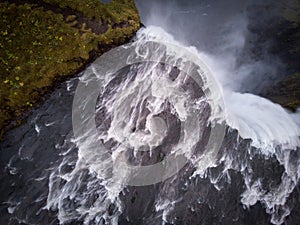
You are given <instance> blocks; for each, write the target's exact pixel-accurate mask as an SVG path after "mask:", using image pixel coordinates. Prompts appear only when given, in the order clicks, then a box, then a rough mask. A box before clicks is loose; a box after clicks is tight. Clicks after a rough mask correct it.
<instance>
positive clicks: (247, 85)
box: [136, 0, 285, 94]
mask: <svg viewBox="0 0 300 225" xmlns="http://www.w3.org/2000/svg"><path fill="white" fill-rule="evenodd" d="M136 4H137V7H138V10H139V12H140V15H141V19H142V22H143V24H144V25H145V26H150V25H154V26H160V27H162V28H163V29H164V30H165V31H167V32H168V33H170V34H172V35H173V36H174V38H175V39H176V40H178V41H179V42H181V43H182V44H184V45H187V46H190V45H192V46H195V47H196V48H197V49H198V51H199V52H201V53H203V54H204V55H205V58H206V60H205V63H207V64H208V65H209V66H210V67H211V68H213V69H212V71H213V72H214V74H215V76H217V77H218V79H219V81H220V82H221V83H222V85H223V87H224V88H228V89H230V90H234V91H239V92H243V93H245V92H248V93H255V94H261V93H263V92H264V90H265V89H266V88H267V87H269V86H270V85H274V84H275V83H276V82H278V81H279V80H280V79H281V78H282V77H283V75H284V71H285V66H284V65H283V63H282V62H281V60H280V58H279V57H278V56H277V55H274V54H272V53H270V50H269V49H270V46H272V41H273V40H272V39H270V38H269V39H266V40H259V38H258V35H257V34H256V33H255V32H253V30H255V29H256V30H257V29H260V30H262V31H263V30H264V29H266V28H267V27H268V26H269V24H270V22H271V21H272V20H274V18H276V17H277V15H278V14H279V13H280V10H279V8H280V7H279V2H278V1H277V2H274V1H273V2H272V1H259V0H256V1H238V0H230V1H221V0H217V1H208V0H204V1H197V0H191V1H180V0H167V1H161V0H154V1H143V0H137V1H136Z"/></svg>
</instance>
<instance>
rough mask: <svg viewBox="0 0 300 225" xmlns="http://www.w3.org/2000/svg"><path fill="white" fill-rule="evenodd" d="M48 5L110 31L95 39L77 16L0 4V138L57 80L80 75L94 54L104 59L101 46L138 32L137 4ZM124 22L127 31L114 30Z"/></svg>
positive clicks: (85, 0) (93, 0) (87, 0)
mask: <svg viewBox="0 0 300 225" xmlns="http://www.w3.org/2000/svg"><path fill="white" fill-rule="evenodd" d="M44 1H45V2H48V3H51V4H57V5H59V6H60V7H62V8H64V7H69V8H71V9H73V11H74V13H75V14H76V15H77V14H78V12H80V13H82V14H83V15H82V16H83V17H88V18H90V19H93V18H96V19H98V20H99V21H98V24H99V26H100V25H101V23H103V21H107V26H108V30H107V31H106V33H103V34H96V33H93V30H92V29H91V28H89V27H87V26H86V25H85V24H80V21H79V19H80V18H78V17H77V16H76V15H73V14H70V15H65V14H64V15H62V14H58V13H55V12H53V11H51V10H46V9H45V8H43V7H42V6H40V7H39V6H38V5H30V4H24V5H16V4H10V3H7V2H4V3H3V2H2V3H0V72H1V73H0V95H1V100H0V101H1V102H0V128H1V132H0V136H1V133H3V128H4V127H5V126H6V125H8V124H9V123H10V121H11V119H12V118H16V117H18V116H20V115H22V113H23V112H24V111H26V110H28V109H30V108H31V107H32V106H33V105H34V104H35V103H36V102H37V101H38V100H39V99H40V97H41V94H43V93H44V92H45V90H47V88H48V87H50V86H51V85H53V82H54V81H55V80H57V79H59V80H60V79H61V78H62V77H65V76H70V75H72V74H74V73H76V72H77V71H78V70H79V69H80V68H82V67H83V66H84V65H85V64H86V63H87V62H88V60H89V58H90V54H91V52H98V53H101V51H102V50H101V49H98V46H99V45H100V44H101V46H103V44H107V45H111V44H114V45H119V44H122V43H124V41H125V40H126V39H127V38H129V37H131V36H132V35H133V33H134V32H135V31H136V30H137V29H138V28H139V26H140V20H139V17H138V13H137V10H136V8H135V6H134V2H133V1H113V2H112V3H111V4H108V5H105V4H103V3H101V2H99V1H98V0H80V1H79V0H72V1H71V0H64V1H58V0H44ZM122 7H124V11H123V10H121V9H123V8H122ZM68 12H69V11H68ZM125 14H126V15H125ZM100 20H101V21H100ZM110 21H114V22H110ZM122 21H127V23H128V25H127V26H125V27H123V28H119V27H118V26H116V25H115V27H117V28H115V29H112V27H113V25H114V24H115V22H122Z"/></svg>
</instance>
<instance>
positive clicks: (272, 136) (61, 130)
mask: <svg viewBox="0 0 300 225" xmlns="http://www.w3.org/2000/svg"><path fill="white" fill-rule="evenodd" d="M181 13H183V12H181ZM147 43H156V44H157V43H158V44H159V45H156V44H154V45H151V49H150V48H149V49H147V48H145V46H147ZM161 43H163V45H161ZM166 43H167V44H166ZM182 43H183V42H182V41H181V42H178V41H176V40H175V38H174V37H172V35H170V34H168V33H167V32H166V31H164V30H163V29H162V28H161V27H155V26H149V27H148V28H146V29H142V30H140V31H139V32H138V34H137V37H136V38H135V40H134V41H133V42H132V43H129V44H128V45H127V46H126V47H121V48H120V49H121V50H120V51H122V49H123V50H124V51H125V50H126V51H127V50H128V49H132V50H133V51H131V52H130V53H129V54H128V55H127V56H126V58H125V61H126V63H127V64H128V65H126V66H124V67H122V68H121V69H117V70H116V68H118V66H116V65H119V64H120V61H122V60H121V56H122V57H123V55H119V54H120V51H118V50H114V51H113V52H112V53H109V54H106V55H104V56H103V57H101V58H99V59H97V60H96V61H95V62H94V63H93V64H92V65H91V66H90V67H89V68H87V69H86V71H84V72H83V73H82V74H80V75H79V76H78V77H77V78H74V79H71V80H69V81H66V82H65V83H63V84H62V85H61V87H60V88H58V89H56V90H55V91H54V92H53V93H52V95H51V96H50V98H49V99H48V100H47V101H46V102H45V103H44V104H43V105H42V106H41V107H40V108H39V109H36V111H34V112H33V115H32V116H31V117H30V118H29V119H28V122H27V123H25V124H24V125H22V126H21V127H19V128H17V129H15V130H12V131H10V132H8V133H7V134H6V136H5V137H4V140H3V141H2V142H1V143H0V148H1V152H0V154H1V161H0V163H1V175H0V179H1V194H0V200H1V206H0V207H1V208H0V209H1V217H0V224H136V225H140V224H147V225H151V224H153V225H157V224H180V225H181V224H189V225H194V224H270V223H272V224H284V223H285V224H297V223H298V222H299V221H300V210H299V209H300V201H299V198H300V189H299V176H300V153H299V150H300V149H299V146H300V140H299V134H300V128H299V125H297V123H298V122H299V114H293V115H290V114H289V113H288V112H287V111H285V110H284V109H282V108H281V107H280V106H279V105H276V104H273V103H271V102H270V101H268V100H266V99H263V98H261V97H258V96H256V95H253V94H249V93H247V94H246V93H241V92H239V91H237V89H238V88H237V87H236V85H230V84H228V79H227V80H226V79H225V78H224V76H223V75H224V74H226V73H228V71H230V70H229V69H228V67H226V65H222V59H220V58H218V57H215V56H213V55H212V54H208V53H207V52H204V51H200V50H197V49H196V48H195V47H187V46H186V45H184V44H182ZM170 46H175V47H174V48H172V47H170ZM176 46H177V47H176ZM147 50H149V51H150V53H151V54H149V51H147ZM151 51H152V52H151ZM147 53H148V56H149V57H150V60H149V58H148V60H144V61H143V60H141V61H140V62H135V61H134V59H135V57H136V56H138V57H141V58H142V59H143V58H144V59H145V58H146V56H147ZM133 56H134V57H133ZM190 56H192V57H190ZM224 60H225V59H224ZM229 60H231V59H229ZM225 61H226V62H228V61H227V59H226V60H225ZM191 62H193V63H191ZM202 62H204V63H205V64H206V65H207V66H206V65H205V64H203V63H202ZM104 68H107V70H110V71H108V72H107V73H104V72H103V71H105V70H104ZM224 71H225V72H224ZM197 72H198V73H199V74H200V76H199V77H198V78H199V80H197V77H195V76H191V74H194V73H197ZM235 72H241V71H235ZM231 78H232V76H231ZM95 79H96V80H95ZM99 80H100V81H101V83H102V85H101V86H97V85H94V84H95V83H96V82H94V81H97V82H98V81H99ZM93 85H94V86H93ZM90 87H94V88H90ZM80 88H82V89H80ZM85 91H86V92H85ZM95 96H96V98H94V97H95ZM93 99H94V100H93ZM92 100H93V101H94V105H92V106H94V108H92V109H94V113H92V114H88V115H81V112H83V111H85V110H86V109H87V108H88V107H89V106H88V105H89V102H90V101H92ZM78 118H79V120H80V121H79V123H77V122H78V121H77V119H78ZM90 121H92V122H93V124H94V125H95V127H93V126H90V124H89V123H90ZM78 125H79V126H78ZM74 126H75V128H74ZM215 127H217V128H218V129H217V131H215ZM94 128H95V129H94ZM210 140H213V141H212V143H213V145H210ZM98 141H100V142H101V146H102V147H101V148H100V147H99V143H100V142H99V143H98ZM207 146H208V147H207ZM178 155H179V156H182V157H184V159H185V161H184V163H183V164H182V163H181V161H177V159H178V158H177V156H178ZM172 157H173V158H172ZM167 159H172V160H169V161H170V164H167V167H169V168H171V172H170V173H169V170H170V169H169V170H168V168H167V169H166V170H164V169H165V168H164V167H163V166H162V167H160V169H159V170H157V169H154V170H153V171H154V172H155V173H153V171H152V170H151V169H149V168H152V167H151V165H160V164H159V163H161V162H164V161H166V160H167ZM120 161H126V162H127V163H128V164H129V165H131V166H132V167H128V166H127V167H126V166H125V167H124V166H123V164H120V163H119V162H120ZM168 165H169V166H168ZM170 165H171V166H170ZM138 166H142V167H143V168H146V169H145V170H144V171H142V173H138V171H135V170H134V169H132V168H141V167H138ZM147 166H148V167H147ZM151 171H152V172H151ZM136 177H138V179H137V180H135V178H136ZM147 182H148V183H147ZM132 184H134V185H132Z"/></svg>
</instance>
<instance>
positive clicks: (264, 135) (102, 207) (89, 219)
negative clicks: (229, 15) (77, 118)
mask: <svg viewBox="0 0 300 225" xmlns="http://www.w3.org/2000/svg"><path fill="white" fill-rule="evenodd" d="M147 41H163V42H171V43H172V44H174V45H179V46H181V47H182V48H185V49H187V50H188V51H190V52H191V53H192V54H195V55H197V57H199V58H200V59H201V60H202V61H204V62H206V63H207V65H208V66H209V68H210V70H211V71H212V73H213V74H214V75H215V77H217V78H221V77H222V79H219V80H218V81H217V82H218V83H219V84H220V86H221V89H220V90H211V91H212V93H211V95H210V96H206V98H202V99H198V101H196V102H193V101H191V99H189V96H188V95H186V94H185V93H184V91H183V90H182V89H181V88H180V84H182V82H184V80H185V74H180V75H179V76H178V77H179V79H178V80H177V79H176V82H171V81H170V80H169V79H166V78H165V77H161V73H162V72H163V70H161V69H158V68H157V66H158V64H154V65H151V64H150V65H148V68H147V67H146V68H145V67H139V66H137V67H135V71H138V73H137V75H136V77H135V79H134V81H132V78H131V77H130V76H133V75H134V72H133V73H131V74H130V72H129V74H130V75H129V77H128V78H127V79H125V81H124V84H123V85H122V86H116V87H114V86H113V91H111V95H109V96H105V98H104V99H103V101H102V103H101V104H100V105H99V106H98V107H100V108H101V107H102V108H103V107H104V108H105V109H106V110H107V112H108V114H109V115H110V117H111V124H110V127H109V129H108V130H107V132H102V133H101V132H100V134H101V135H100V139H102V140H104V142H107V141H109V140H114V141H116V142H119V143H122V144H118V145H116V146H114V147H113V148H112V149H111V155H112V161H107V162H103V161H101V160H99V158H97V157H100V156H101V153H97V152H94V153H93V152H92V151H90V150H88V149H86V152H85V150H82V149H80V150H79V155H78V160H77V162H76V163H74V159H69V158H68V157H66V158H65V159H64V160H63V162H62V164H61V166H60V168H61V167H63V166H65V165H68V164H72V166H73V167H74V169H73V170H72V171H71V172H69V173H66V172H64V171H62V170H61V169H60V168H59V169H58V170H56V171H54V172H53V173H52V175H51V177H50V182H49V195H48V202H47V208H48V209H50V208H51V209H57V210H58V218H59V220H60V222H61V223H65V222H68V221H72V220H76V219H79V218H81V219H82V218H83V219H84V221H85V224H89V223H93V224H97V223H100V222H99V221H100V220H101V218H102V219H103V218H104V219H105V220H106V222H107V223H108V224H117V223H118V217H119V215H120V213H122V211H123V209H122V207H123V205H122V202H121V200H120V199H119V194H120V193H121V192H122V191H123V190H124V188H125V187H126V183H127V180H128V179H129V176H130V171H121V172H119V173H117V174H116V176H115V177H114V179H110V178H108V179H105V177H106V174H107V167H108V166H109V165H108V164H106V163H113V164H117V161H118V160H120V158H122V157H124V154H125V151H126V150H127V148H128V147H130V148H131V149H133V150H134V155H135V156H137V155H138V150H139V151H140V150H141V148H144V147H145V146H146V150H150V153H149V154H150V156H151V154H152V149H153V148H155V147H157V146H159V145H161V143H162V141H163V137H165V135H166V130H167V129H168V125H166V123H165V122H164V121H163V120H162V119H161V118H160V117H158V116H157V115H159V114H160V113H162V112H163V110H164V109H165V108H166V107H167V105H166V101H169V103H170V104H171V105H172V107H171V113H172V114H173V115H176V116H177V118H178V119H179V120H180V121H185V120H187V118H188V117H189V114H190V113H191V112H192V111H193V110H198V111H197V112H199V114H198V117H199V118H201V115H202V113H203V111H205V108H206V107H207V103H209V104H211V102H210V101H209V99H210V98H221V97H223V98H224V101H225V114H224V115H223V116H219V117H218V115H217V114H216V112H217V111H215V110H213V109H212V112H211V115H210V118H209V119H208V120H203V121H202V120H201V119H200V122H202V124H200V123H197V121H198V120H190V121H189V123H188V124H189V125H188V126H187V127H185V129H184V133H185V134H186V135H185V136H184V139H180V140H179V142H178V143H177V145H175V147H174V148H173V149H172V150H171V152H173V153H175V154H178V153H183V154H184V155H185V157H187V158H188V159H189V161H190V162H191V163H192V164H193V165H194V167H195V168H197V170H196V171H195V173H194V175H193V176H206V175H207V174H205V172H206V170H207V168H208V167H214V166H217V165H219V164H220V163H222V162H223V163H225V167H224V170H223V171H222V174H220V177H222V176H224V175H226V173H227V171H228V170H229V169H234V170H237V171H239V172H241V173H242V174H243V176H244V182H245V186H246V190H245V191H244V193H243V194H242V196H241V203H242V204H243V205H244V206H245V207H250V206H252V205H254V204H255V203H257V202H261V203H262V204H263V205H264V206H265V207H266V212H267V213H269V214H270V215H271V216H272V221H271V222H272V223H274V224H281V223H283V221H284V218H285V217H286V216H287V215H288V214H289V209H288V207H286V206H285V202H286V199H287V198H288V196H289V194H290V193H291V192H292V191H293V189H294V188H295V186H296V184H297V182H298V181H299V176H300V162H299V159H297V160H293V159H292V158H291V152H293V151H295V149H296V147H299V146H300V142H299V135H300V128H299V126H298V125H297V123H296V122H295V121H298V120H299V117H298V116H296V115H291V114H290V113H288V112H286V111H285V110H284V109H282V108H281V107H280V106H279V105H277V104H273V103H272V102H270V101H269V100H267V99H263V98H261V97H259V96H255V95H253V94H242V93H238V92H236V91H234V90H233V89H231V88H230V87H231V85H229V82H230V80H227V79H226V78H225V75H226V74H228V73H230V71H228V70H229V69H228V67H227V66H226V65H224V63H221V61H218V60H220V59H217V58H216V57H213V56H210V55H209V54H206V53H205V52H198V50H197V49H196V48H195V47H185V46H183V45H182V44H180V43H179V42H177V41H175V39H174V38H173V37H172V36H171V35H170V34H168V33H166V32H165V31H164V30H163V29H162V28H159V27H154V26H150V27H148V28H146V29H142V30H140V31H139V32H138V34H137V38H136V40H135V42H134V43H133V45H136V49H137V51H138V49H139V48H140V47H141V46H142V45H143V44H144V43H146V42H147ZM175 54H176V55H179V56H180V55H181V54H182V53H181V52H175ZM157 57H158V58H159V55H158V56H157ZM97 66H99V65H92V68H93V69H92V71H94V72H95V71H96V73H97ZM170 69H171V68H168V67H167V70H165V71H164V73H165V74H168V73H169V72H170ZM87 71H90V70H87ZM97 75H99V76H101V74H97ZM110 77H111V74H108V75H107V76H106V77H103V78H101V79H103V80H104V81H105V85H104V86H105V87H106V88H107V89H109V88H111V87H109V83H110V81H112V79H111V78H110ZM207 85H208V87H209V88H210V89H211V88H213V87H214V86H209V83H208V84H207ZM233 86H234V85H233ZM203 88H204V89H205V88H206V87H205V85H204V87H203ZM95 91H97V90H95ZM214 91H216V93H214ZM220 94H221V95H222V96H219V95H220ZM143 102H146V103H147V104H146V108H147V110H148V111H149V114H148V115H147V116H146V117H145V116H144V115H145V114H143V106H142V104H141V103H143ZM83 105H84V103H83ZM210 106H211V108H213V106H212V105H210ZM136 117H137V118H136ZM222 120H225V121H226V122H227V124H228V125H229V126H230V127H231V128H233V129H237V130H238V132H239V135H240V136H241V138H244V139H251V145H252V146H253V147H255V154H261V155H263V156H264V157H271V156H275V157H276V158H277V160H278V161H279V163H280V164H281V165H283V167H284V169H285V172H284V173H283V174H282V178H281V183H280V184H279V185H278V186H277V187H276V188H274V189H273V190H271V191H269V192H268V191H266V190H264V189H263V187H262V185H261V183H260V178H254V176H252V174H251V168H248V166H249V165H248V164H247V163H245V164H240V165H238V164H236V163H235V162H234V159H233V158H232V156H230V155H223V156H222V157H221V158H220V159H218V158H217V157H216V153H215V152H211V153H210V152H206V154H204V155H201V154H200V155H197V156H195V155H193V150H194V148H195V145H196V143H197V142H198V141H199V139H201V137H202V134H203V132H204V128H205V127H207V126H208V121H210V122H213V121H222ZM140 121H146V122H145V131H142V130H137V131H136V132H132V129H133V128H134V127H136V126H137V125H138V124H139V122H140ZM84 135H85V134H83V136H84ZM91 138H99V137H97V136H92V137H91ZM74 141H75V142H76V143H77V145H82V144H84V143H85V142H84V140H74ZM83 149H84V148H83ZM144 150H145V149H144ZM250 151H252V150H250V148H249V152H250ZM296 151H298V150H296ZM236 154H238V152H237V153H236ZM100 159H101V158H100ZM115 178H117V181H116V180H115ZM218 179H219V178H218ZM218 179H217V180H213V178H211V182H212V183H213V184H216V185H215V186H216V188H218V189H220V190H221V188H219V187H218ZM183 182H184V181H183ZM91 196H94V198H93V199H94V200H93V201H92V202H89V201H91V200H90V198H91ZM66 202H67V203H66ZM175 202H176V201H175ZM175 202H174V201H173V200H170V199H168V198H167V197H165V198H164V197H161V199H158V200H157V204H156V210H157V211H163V220H164V221H167V220H168V215H169V213H171V212H172V210H173V209H174V207H173V205H174V203H175ZM112 204H113V205H114V210H113V212H112V213H109V212H108V211H109V208H110V207H111V205H112ZM70 205H71V207H70ZM279 209H280V210H282V211H284V213H281V214H280V215H279V214H278V211H279Z"/></svg>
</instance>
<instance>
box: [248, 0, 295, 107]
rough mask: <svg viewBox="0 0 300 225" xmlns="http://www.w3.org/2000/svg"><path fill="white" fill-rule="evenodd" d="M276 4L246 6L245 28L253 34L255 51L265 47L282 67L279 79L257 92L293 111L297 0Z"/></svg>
mask: <svg viewBox="0 0 300 225" xmlns="http://www.w3.org/2000/svg"><path fill="white" fill-rule="evenodd" d="M276 3H277V4H274V5H273V6H272V7H270V6H268V5H260V6H258V5H256V6H253V7H252V8H249V10H248V14H249V20H250V24H251V26H249V29H251V32H252V33H253V34H255V35H256V37H257V40H256V42H255V44H256V48H255V49H256V52H259V51H260V50H261V49H266V46H268V47H267V51H268V53H269V54H273V55H275V56H278V57H279V58H280V60H281V61H282V62H283V64H284V66H285V68H284V69H283V70H282V71H280V73H281V76H280V77H281V80H280V81H279V82H278V83H276V84H275V85H273V86H270V87H267V88H266V89H265V90H264V91H263V92H262V93H260V94H261V95H262V96H264V97H266V98H269V99H270V100H272V101H273V102H275V103H278V104H280V105H282V106H283V107H285V108H288V109H290V110H292V111H294V110H296V109H297V108H298V107H300V63H299V59H300V3H299V1H295V0H288V1H281V0H280V1H277V2H276ZM262 45H264V46H263V47H261V46H262ZM261 55H263V54H261ZM274 64H276V62H274Z"/></svg>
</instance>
